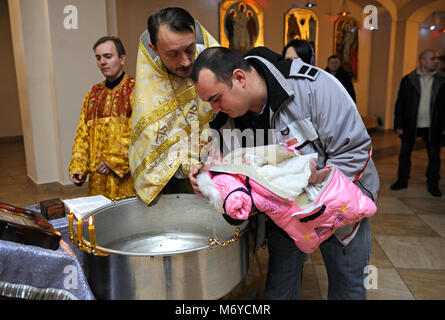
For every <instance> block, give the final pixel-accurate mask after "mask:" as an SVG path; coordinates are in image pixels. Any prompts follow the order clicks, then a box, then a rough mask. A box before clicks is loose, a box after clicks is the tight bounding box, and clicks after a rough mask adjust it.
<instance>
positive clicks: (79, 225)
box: [76, 220, 82, 241]
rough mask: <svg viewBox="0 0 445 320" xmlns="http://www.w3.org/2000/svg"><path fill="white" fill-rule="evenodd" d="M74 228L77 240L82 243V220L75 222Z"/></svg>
mask: <svg viewBox="0 0 445 320" xmlns="http://www.w3.org/2000/svg"><path fill="white" fill-rule="evenodd" d="M76 228H77V240H78V241H82V220H77V223H76Z"/></svg>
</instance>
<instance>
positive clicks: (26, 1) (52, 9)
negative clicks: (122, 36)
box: [9, 0, 115, 184]
mask: <svg viewBox="0 0 445 320" xmlns="http://www.w3.org/2000/svg"><path fill="white" fill-rule="evenodd" d="M106 1H109V0H95V1H89V0H20V1H17V0H9V8H10V9H9V10H10V18H11V32H12V38H13V44H14V58H15V64H16V73H17V82H18V91H19V101H20V111H21V118H22V127H23V137H24V141H25V153H26V163H27V174H28V176H29V177H30V178H31V179H32V180H33V181H34V182H35V183H36V184H42V183H49V182H59V183H61V184H67V183H69V179H68V166H69V163H70V160H71V149H72V145H73V140H74V135H75V130H76V127H77V123H78V121H79V116H80V110H81V105H82V101H83V98H84V96H85V94H86V93H87V91H88V90H89V89H90V88H91V87H92V85H93V84H95V83H97V82H100V81H102V80H103V76H102V75H101V73H100V71H99V70H98V68H97V66H96V63H95V57H94V52H93V50H92V46H93V44H94V42H95V41H96V40H97V39H98V38H100V37H102V36H104V35H107V28H108V27H109V26H107V4H106ZM111 3H112V4H113V5H115V3H113V2H111ZM67 6H72V7H70V8H75V10H71V11H70V10H67V11H65V12H64V9H65V8H66V7H67ZM108 11H110V10H108ZM68 16H69V17H68ZM66 19H71V20H70V21H69V22H71V24H70V23H68V24H67V23H66V22H67V21H66ZM75 19H77V20H76V21H75ZM64 22H65V23H64ZM74 22H76V23H74ZM108 24H109V25H113V24H114V28H115V22H111V23H108ZM70 25H71V27H72V26H76V27H75V28H70ZM67 27H68V28H67Z"/></svg>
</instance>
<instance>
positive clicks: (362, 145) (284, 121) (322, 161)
mask: <svg viewBox="0 0 445 320" xmlns="http://www.w3.org/2000/svg"><path fill="white" fill-rule="evenodd" d="M256 49H257V50H255V51H256V52H255V53H260V54H261V53H262V52H263V51H262V50H267V51H266V53H268V54H266V55H264V56H266V57H270V51H269V52H268V49H266V48H256ZM245 59H247V60H248V61H249V63H251V64H252V65H253V66H254V67H255V69H257V70H259V71H260V73H261V74H262V75H263V76H264V77H265V80H266V84H267V88H268V105H267V107H268V108H269V121H270V129H274V134H273V139H272V141H269V143H277V144H284V145H287V146H289V147H291V146H292V147H294V148H296V149H298V150H299V151H300V152H301V153H302V154H309V153H317V154H318V160H317V167H318V168H323V167H325V166H326V165H332V166H334V167H336V168H337V169H338V170H340V171H341V172H342V173H343V174H344V175H345V176H346V177H348V178H349V179H350V180H352V181H354V182H355V183H356V185H357V186H358V187H359V188H360V189H361V190H362V191H363V193H364V194H366V195H367V196H368V197H370V198H371V199H372V200H373V201H374V202H376V201H377V195H378V190H379V177H378V173H377V170H376V168H375V165H374V162H373V160H372V157H371V156H372V145H371V138H370V137H369V134H368V132H367V131H366V127H365V125H364V123H363V121H362V119H361V117H360V115H359V113H358V111H357V108H356V105H355V103H354V101H353V100H352V99H351V97H350V96H349V94H348V93H347V91H346V90H345V89H344V87H343V86H342V84H341V83H340V82H339V81H338V80H337V79H336V78H335V77H333V76H332V75H330V74H329V73H327V72H325V71H324V70H322V69H319V68H316V67H314V66H311V65H309V64H306V63H304V62H303V61H302V60H301V59H294V60H292V61H289V60H281V61H273V62H274V64H275V65H274V64H272V63H271V62H270V61H269V60H270V59H269V60H267V59H265V58H263V57H261V56H259V55H249V56H247V57H246V58H245ZM221 119H223V117H221ZM221 119H220V120H219V122H220V125H219V126H218V128H217V129H219V130H220V131H221V130H223V129H228V128H235V127H236V126H235V121H234V120H233V119H231V118H229V117H227V116H226V117H225V119H224V121H223V124H222V125H221ZM358 228H359V223H357V224H355V225H350V226H347V227H344V228H341V229H338V230H337V232H336V233H335V236H336V237H337V239H338V240H339V241H340V243H342V244H343V245H344V246H346V245H347V244H348V243H349V242H350V241H351V240H352V239H353V238H354V236H355V234H356V232H357V230H358Z"/></svg>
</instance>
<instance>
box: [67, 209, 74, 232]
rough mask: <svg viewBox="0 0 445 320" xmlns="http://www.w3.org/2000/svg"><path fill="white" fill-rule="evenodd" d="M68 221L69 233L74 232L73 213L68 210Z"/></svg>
mask: <svg viewBox="0 0 445 320" xmlns="http://www.w3.org/2000/svg"><path fill="white" fill-rule="evenodd" d="M68 221H69V226H70V234H73V232H74V226H73V213H72V212H71V210H70V213H68Z"/></svg>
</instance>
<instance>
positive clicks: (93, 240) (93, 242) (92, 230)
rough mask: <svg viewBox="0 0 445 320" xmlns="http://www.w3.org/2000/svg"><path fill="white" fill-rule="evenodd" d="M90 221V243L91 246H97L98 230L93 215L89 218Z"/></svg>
mask: <svg viewBox="0 0 445 320" xmlns="http://www.w3.org/2000/svg"><path fill="white" fill-rule="evenodd" d="M88 222H89V226H88V231H89V233H90V244H91V247H93V248H94V247H96V232H95V228H94V225H93V217H90V219H88Z"/></svg>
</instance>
